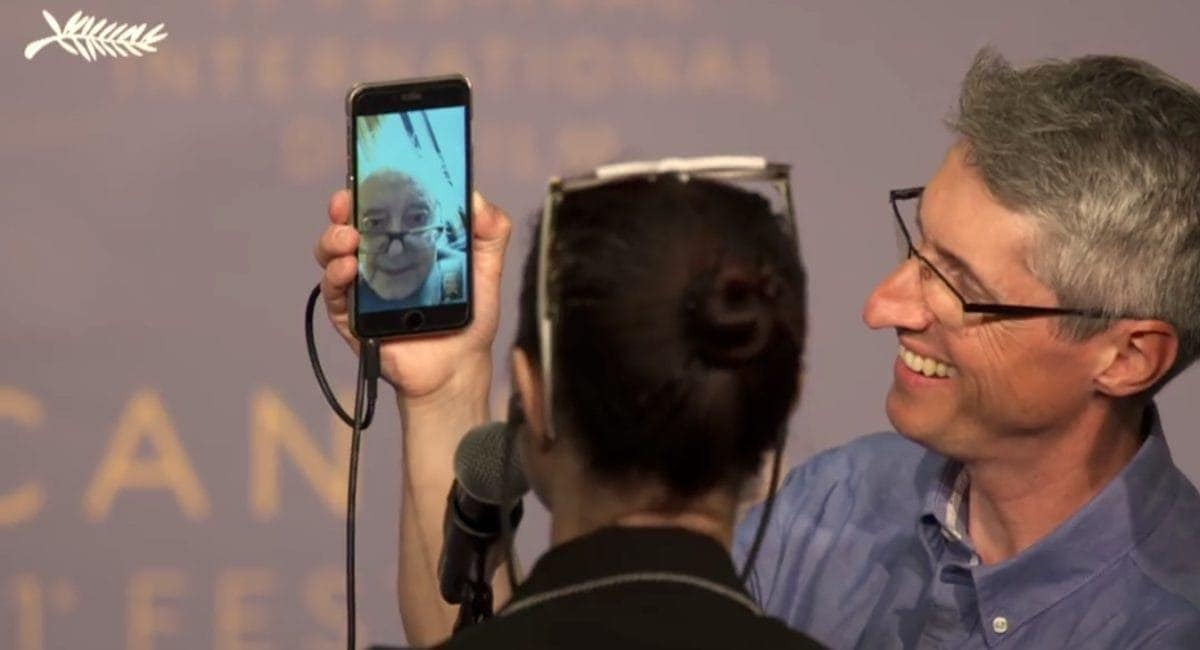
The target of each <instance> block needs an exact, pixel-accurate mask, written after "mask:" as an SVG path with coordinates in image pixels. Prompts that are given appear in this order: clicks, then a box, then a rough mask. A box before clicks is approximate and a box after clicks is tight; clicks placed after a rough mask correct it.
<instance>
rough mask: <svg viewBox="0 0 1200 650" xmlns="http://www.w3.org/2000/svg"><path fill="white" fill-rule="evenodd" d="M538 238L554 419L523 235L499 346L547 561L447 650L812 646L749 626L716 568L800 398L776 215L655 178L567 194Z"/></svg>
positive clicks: (731, 572) (751, 618)
mask: <svg viewBox="0 0 1200 650" xmlns="http://www.w3.org/2000/svg"><path fill="white" fill-rule="evenodd" d="M543 218H544V217H543ZM554 229H555V234H554V237H553V245H552V246H551V248H550V252H549V255H548V268H549V271H550V274H549V275H550V277H552V278H553V280H552V282H550V284H549V285H548V287H547V291H548V293H549V295H548V297H547V299H548V301H549V302H550V304H552V305H553V308H554V311H555V315H556V317H555V321H556V322H555V324H554V333H553V343H552V346H553V348H554V350H555V353H554V369H555V371H554V376H553V378H552V381H553V383H554V387H555V388H554V393H553V400H552V401H553V409H554V413H553V415H552V414H551V413H550V409H551V406H550V405H549V404H547V402H546V397H545V396H546V394H547V391H545V387H544V386H543V383H542V377H543V374H542V369H541V363H542V354H541V350H540V344H539V337H538V328H537V323H538V320H537V308H536V304H537V291H538V286H537V278H538V268H537V265H538V255H537V252H538V250H537V244H538V243H540V242H535V246H534V250H532V251H531V252H530V254H529V256H528V257H527V260H526V265H525V271H524V276H523V283H522V290H521V299H520V312H519V322H518V326H517V334H516V341H515V344H514V348H513V352H512V365H513V374H514V384H515V387H516V389H517V391H518V393H519V404H520V410H521V412H522V413H523V417H522V420H523V424H522V425H521V426H520V427H519V433H518V437H517V439H518V444H519V453H520V454H521V457H522V459H523V461H524V466H525V472H526V475H527V477H528V478H529V480H530V483H531V485H532V487H533V489H534V492H535V493H536V494H537V495H538V497H539V498H540V499H541V501H542V502H543V503H544V504H545V505H546V506H547V508H548V509H549V511H550V514H551V545H552V548H551V549H550V550H549V551H548V552H547V553H546V554H545V555H544V556H543V557H542V558H541V559H540V560H538V562H537V564H535V565H534V567H533V569H532V571H531V573H530V575H529V578H528V580H527V581H525V582H524V583H522V584H521V585H520V586H518V587H517V590H516V592H515V593H514V594H513V597H512V599H511V600H510V601H509V602H508V604H507V605H505V606H504V607H502V608H501V609H500V610H499V611H498V612H497V617H496V618H494V619H492V620H491V621H487V622H485V623H483V624H480V625H476V626H473V627H468V628H466V629H464V630H462V631H461V632H459V633H458V634H456V635H455V636H454V637H452V638H451V639H450V641H449V642H448V644H447V645H446V647H448V648H470V647H506V648H507V647H512V648H518V647H520V648H558V647H572V648H615V647H619V648H730V647H738V646H743V645H745V644H750V645H752V646H761V647H772V648H815V647H819V646H818V645H817V644H816V643H815V642H812V641H811V640H809V639H807V637H804V636H802V635H800V634H799V633H796V632H792V631H790V630H788V629H786V628H785V627H784V626H783V624H782V623H780V622H778V621H776V620H773V619H769V618H766V617H765V616H764V615H763V614H762V613H761V611H760V610H759V608H758V606H757V605H756V604H755V603H754V601H753V599H752V598H751V597H750V596H749V594H748V593H747V592H746V591H745V590H744V588H743V587H742V583H741V581H740V580H739V578H738V575H737V572H736V570H735V567H734V565H733V563H732V561H731V559H730V557H729V551H730V548H731V545H732V536H733V528H734V520H735V515H736V511H737V505H738V503H739V500H740V498H741V497H742V496H743V495H744V493H745V492H746V491H747V489H748V486H749V484H750V483H751V479H752V478H753V477H754V476H755V475H756V473H757V471H758V469H759V468H760V467H761V466H762V464H763V460H764V458H766V456H767V454H768V453H769V452H770V451H771V450H772V449H775V448H777V446H778V444H779V442H780V436H781V435H784V427H785V425H786V422H787V416H788V413H789V412H790V411H791V410H792V408H793V407H794V406H795V404H796V399H797V396H798V392H799V388H800V372H801V368H802V364H803V353H804V338H805V316H806V314H805V302H804V301H805V276H804V270H803V267H802V265H801V263H800V259H799V256H798V254H797V252H796V250H795V247H794V243H793V241H792V239H791V238H790V237H786V236H784V234H783V233H782V232H781V230H780V227H779V217H778V216H777V215H775V214H773V213H772V212H771V210H770V207H769V205H768V202H767V201H766V199H765V198H764V197H762V196H760V195H757V194H755V193H752V192H748V191H745V190H742V189H738V188H735V187H733V186H730V185H726V184H723V183H719V182H714V181H708V180H701V179H698V178H692V179H690V180H681V179H680V178H678V177H677V176H674V175H664V176H659V177H656V178H635V179H631V180H624V181H619V182H613V183H608V184H604V185H601V186H598V187H593V188H589V189H582V190H576V191H572V192H568V193H565V194H563V196H562V200H561V203H560V204H559V205H558V207H557V208H556V216H555V228H554ZM551 420H552V421H553V424H550V423H551Z"/></svg>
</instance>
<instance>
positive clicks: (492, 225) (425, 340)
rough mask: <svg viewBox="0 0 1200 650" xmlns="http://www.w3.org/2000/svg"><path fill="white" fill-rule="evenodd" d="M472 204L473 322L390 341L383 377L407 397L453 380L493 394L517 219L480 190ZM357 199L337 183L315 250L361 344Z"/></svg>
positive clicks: (331, 294) (459, 386) (331, 295)
mask: <svg viewBox="0 0 1200 650" xmlns="http://www.w3.org/2000/svg"><path fill="white" fill-rule="evenodd" d="M472 203H473V213H474V221H473V224H472V225H473V228H472V233H471V236H472V239H471V243H470V247H471V255H472V260H473V263H472V270H473V272H474V275H473V277H472V278H471V286H473V287H474V292H473V296H472V297H473V299H474V310H473V318H472V320H471V323H470V324H469V325H468V326H467V327H466V328H465V329H462V330H458V331H454V332H449V333H447V334H446V335H443V336H430V337H421V338H401V339H395V340H390V341H385V342H384V343H383V345H382V346H381V347H380V362H381V364H382V370H383V377H384V378H385V379H386V380H387V381H388V382H389V383H390V384H392V385H393V386H395V387H396V389H397V392H398V393H399V394H400V395H402V396H404V397H409V398H423V397H427V396H430V395H431V394H433V393H437V392H439V391H442V390H443V389H445V388H447V387H454V390H455V391H456V392H458V391H462V390H467V391H470V390H472V387H473V386H476V385H478V386H477V387H478V388H479V392H480V393H481V394H482V395H483V397H482V398H481V399H486V395H487V385H488V383H489V380H490V372H491V371H490V368H491V359H492V344H493V342H494V341H495V338H496V328H497V325H498V323H499V312H500V275H501V271H502V269H503V268H504V253H505V251H506V249H507V246H508V237H509V233H510V232H511V230H512V224H511V221H510V220H509V218H508V215H506V214H505V213H504V211H502V210H501V209H500V208H498V207H496V206H495V205H492V204H491V203H488V202H487V201H486V200H485V199H484V198H483V197H481V196H480V195H479V194H475V195H474V200H473V202H472ZM352 205H353V201H352V200H351V196H350V192H349V191H348V190H338V191H337V192H334V193H333V195H332V196H331V197H330V201H329V221H330V224H329V226H328V227H327V228H326V229H325V231H324V232H323V233H322V235H321V237H320V239H319V240H318V241H317V245H316V250H315V255H316V258H317V263H318V264H319V265H320V266H321V267H322V269H324V272H323V275H322V277H321V294H322V297H323V298H324V302H325V310H326V312H327V313H328V315H329V320H330V322H332V323H333V325H334V328H335V329H336V330H337V331H338V333H339V334H341V336H342V338H343V339H345V340H346V342H347V343H349V344H350V345H351V347H354V348H355V349H356V350H357V348H358V344H359V340H358V338H357V337H355V335H354V334H353V333H352V332H351V330H350V304H349V295H350V292H351V290H352V287H353V286H354V283H355V282H356V281H357V279H358V259H357V257H358V255H357V251H358V245H359V236H358V233H357V231H355V229H354V227H353V226H352V225H351V224H352V223H353V218H352V216H351V213H352ZM459 397H463V399H467V398H466V397H465V396H457V395H455V396H450V395H447V399H445V400H441V401H444V402H448V403H454V402H455V401H456V400H457V399H458V398H459ZM463 403H465V402H463ZM464 431H465V429H464ZM443 496H444V495H443Z"/></svg>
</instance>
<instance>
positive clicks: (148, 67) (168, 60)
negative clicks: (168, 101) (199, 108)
mask: <svg viewBox="0 0 1200 650" xmlns="http://www.w3.org/2000/svg"><path fill="white" fill-rule="evenodd" d="M143 59H144V60H143V61H139V63H144V64H145V65H144V68H145V75H146V83H147V86H149V87H150V88H151V89H155V90H162V91H164V92H165V93H166V94H167V96H169V97H171V98H173V99H194V98H195V97H197V96H198V95H199V94H200V55H199V53H198V52H197V50H196V47H195V46H194V45H188V44H186V43H172V44H171V46H170V47H161V48H160V49H159V51H158V53H156V54H155V55H154V56H149V57H143Z"/></svg>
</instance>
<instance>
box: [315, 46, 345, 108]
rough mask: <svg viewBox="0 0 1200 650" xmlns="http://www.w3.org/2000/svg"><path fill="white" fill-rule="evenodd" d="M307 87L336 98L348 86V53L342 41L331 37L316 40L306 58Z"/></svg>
mask: <svg viewBox="0 0 1200 650" xmlns="http://www.w3.org/2000/svg"><path fill="white" fill-rule="evenodd" d="M308 82H309V85H310V86H311V87H313V88H316V89H317V90H319V91H321V92H322V93H326V94H329V95H332V96H337V94H338V93H344V92H346V88H348V87H349V86H350V83H351V78H350V53H349V52H347V51H346V44H345V42H344V41H342V40H341V39H338V38H334V37H331V36H324V37H321V38H319V39H317V42H316V43H315V44H314V45H313V47H312V52H311V54H310V55H309V57H308Z"/></svg>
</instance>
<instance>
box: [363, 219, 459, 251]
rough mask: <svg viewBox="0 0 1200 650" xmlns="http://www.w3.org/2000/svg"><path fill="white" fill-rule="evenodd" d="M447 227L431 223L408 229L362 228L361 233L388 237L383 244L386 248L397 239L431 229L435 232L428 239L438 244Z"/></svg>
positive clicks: (365, 235)
mask: <svg viewBox="0 0 1200 650" xmlns="http://www.w3.org/2000/svg"><path fill="white" fill-rule="evenodd" d="M446 229H447V227H446V225H445V224H430V225H428V226H417V227H416V228H408V229H406V230H391V229H383V230H379V231H370V230H360V231H359V234H360V235H362V236H363V237H379V238H386V239H387V241H386V242H385V243H384V245H383V246H381V248H386V247H388V246H391V245H392V242H393V241H394V240H396V239H400V240H403V239H404V238H405V237H408V236H409V235H413V234H424V233H427V232H429V231H431V230H433V231H435V232H434V235H433V237H431V238H429V239H428V241H429V243H430V244H436V243H437V238H438V237H440V236H441V235H442V234H443V233H444V232H445V231H446Z"/></svg>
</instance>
